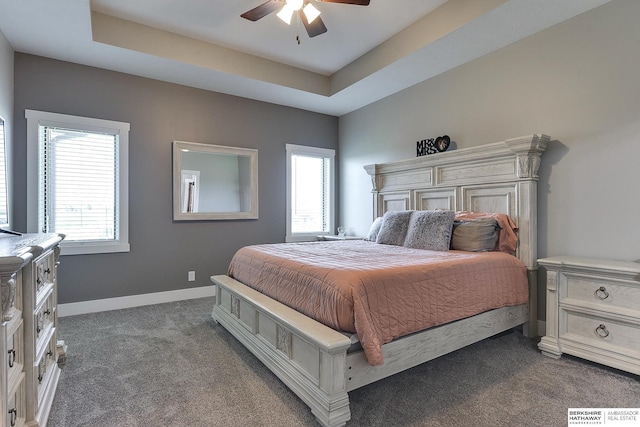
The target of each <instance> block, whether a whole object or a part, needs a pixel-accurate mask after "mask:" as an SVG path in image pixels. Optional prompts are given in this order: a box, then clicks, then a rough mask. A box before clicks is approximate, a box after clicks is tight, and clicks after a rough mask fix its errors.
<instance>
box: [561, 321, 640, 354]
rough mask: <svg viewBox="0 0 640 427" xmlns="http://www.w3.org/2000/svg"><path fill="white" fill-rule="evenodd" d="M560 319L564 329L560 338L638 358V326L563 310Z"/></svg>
mask: <svg viewBox="0 0 640 427" xmlns="http://www.w3.org/2000/svg"><path fill="white" fill-rule="evenodd" d="M565 316H566V317H565ZM561 317H565V322H564V325H565V327H563V328H562V329H564V330H562V329H561V331H560V338H562V339H567V340H571V341H575V342H578V343H581V344H586V345H590V346H592V347H598V348H601V349H604V350H610V351H615V352H616V353H620V354H627V355H632V354H635V355H636V356H638V357H640V325H638V324H627V323H622V322H616V321H613V320H610V319H607V318H606V317H599V316H594V315H591V314H589V315H586V314H583V313H574V312H570V311H564V310H563V316H561Z"/></svg>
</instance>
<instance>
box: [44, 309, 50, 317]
mask: <svg viewBox="0 0 640 427" xmlns="http://www.w3.org/2000/svg"><path fill="white" fill-rule="evenodd" d="M44 314H46V315H47V316H48V315H50V314H51V310H49V309H48V308H47V311H45V312H44Z"/></svg>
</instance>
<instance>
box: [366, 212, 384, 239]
mask: <svg viewBox="0 0 640 427" xmlns="http://www.w3.org/2000/svg"><path fill="white" fill-rule="evenodd" d="M381 225H382V217H381V216H379V217H378V218H376V219H375V220H374V221H373V224H371V227H370V228H369V232H368V233H367V236H366V237H365V238H364V240H368V241H370V242H375V241H376V239H377V238H378V233H379V232H380V226H381Z"/></svg>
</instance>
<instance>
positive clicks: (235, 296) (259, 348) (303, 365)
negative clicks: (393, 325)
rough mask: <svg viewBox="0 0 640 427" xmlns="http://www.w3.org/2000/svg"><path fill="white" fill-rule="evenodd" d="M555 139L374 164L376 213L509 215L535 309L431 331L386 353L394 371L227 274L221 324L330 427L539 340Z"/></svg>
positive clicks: (370, 168) (217, 309) (218, 279)
mask: <svg viewBox="0 0 640 427" xmlns="http://www.w3.org/2000/svg"><path fill="white" fill-rule="evenodd" d="M548 142H549V137H548V136H546V135H530V136H526V137H520V138H513V139H509V140H506V141H501V142H496V143H493V144H487V145H481V146H477V147H471V148H465V149H460V150H454V151H450V152H444V153H438V154H433V155H429V156H424V157H417V158H414V159H410V160H405V161H399V162H392V163H383V164H373V165H367V166H365V170H366V171H367V173H368V174H369V175H370V176H371V180H372V183H373V208H374V209H373V212H374V216H380V215H382V214H384V212H386V211H389V210H404V209H435V208H444V209H453V210H466V211H475V212H496V213H506V214H508V215H509V216H511V218H512V219H513V220H514V222H516V224H517V225H518V227H519V233H518V236H519V242H518V251H517V256H518V257H519V258H520V259H521V260H522V262H524V264H525V265H526V266H527V268H528V271H529V304H524V305H520V306H512V307H504V308H500V309H496V310H492V311H488V312H484V313H481V314H479V315H476V316H473V317H469V318H466V319H462V320H459V321H456V322H452V323H449V324H446V325H443V326H439V327H435V328H431V329H428V330H425V331H422V332H419V333H415V334H412V335H409V336H406V337H402V338H400V339H397V340H394V341H392V342H390V343H388V344H385V345H384V346H383V354H384V360H385V363H384V365H381V366H371V365H369V364H368V363H367V360H366V358H365V356H364V353H363V352H362V350H359V351H355V352H348V351H347V350H348V349H349V347H350V346H351V341H350V340H349V338H347V337H346V336H345V335H343V334H341V333H340V332H337V331H335V330H333V329H331V328H329V327H327V326H324V325H322V324H321V323H318V322H316V321H315V320H313V319H310V318H308V317H306V316H304V315H303V314H301V313H298V312H297V311H295V310H293V309H291V308H289V307H287V306H285V305H283V304H281V303H279V302H277V301H275V300H273V299H271V298H269V297H267V296H265V295H263V294H261V293H259V292H257V291H255V290H253V289H251V288H249V287H248V286H245V285H243V284H242V283H240V282H238V281H236V280H234V279H232V278H230V277H228V276H224V275H220V276H212V277H211V280H212V281H213V283H214V284H215V285H216V287H217V289H216V303H215V306H214V308H213V313H212V316H213V318H214V320H215V321H216V322H218V323H219V324H221V325H222V326H224V327H225V328H226V329H227V330H228V331H229V332H231V334H232V335H234V336H235V337H236V338H237V339H238V340H239V341H240V342H241V343H242V344H243V345H244V346H245V347H247V348H248V349H249V350H250V351H251V352H252V353H253V354H255V355H256V356H257V357H258V358H259V359H260V360H261V361H262V362H263V363H264V364H265V365H266V366H267V367H268V368H269V369H270V370H271V371H272V372H274V373H275V374H276V375H277V376H278V377H279V378H280V379H281V380H282V381H283V382H284V383H285V384H286V385H287V386H288V387H289V388H290V389H291V390H292V391H293V392H294V393H296V394H297V395H298V396H299V397H300V398H301V399H302V400H303V401H304V402H305V403H306V404H307V405H308V406H309V407H310V408H311V411H312V413H313V414H314V415H315V416H316V418H317V419H318V421H319V422H320V424H322V425H323V426H331V427H333V426H341V425H344V424H345V423H346V422H347V421H348V420H349V419H350V418H351V412H350V409H349V396H348V392H349V391H351V390H354V389H356V388H358V387H362V386H364V385H366V384H370V383H372V382H374V381H377V380H380V379H382V378H385V377H388V376H390V375H393V374H395V373H398V372H401V371H404V370H406V369H409V368H411V367H413V366H416V365H419V364H421V363H424V362H426V361H429V360H432V359H434V358H436V357H439V356H441V355H444V354H446V353H449V352H452V351H454V350H457V349H459V348H462V347H465V346H467V345H470V344H473V343H475V342H477V341H480V340H483V339H485V338H488V337H490V336H493V335H495V334H498V333H500V332H503V331H505V330H508V329H511V328H513V327H515V326H518V325H524V329H523V331H524V333H525V335H527V336H532V337H533V336H536V335H537V334H536V323H537V318H536V312H537V304H536V296H537V264H536V259H537V254H536V252H537V181H538V175H537V172H538V167H539V166H540V156H541V154H542V153H543V152H544V150H545V149H546V146H547V143H548Z"/></svg>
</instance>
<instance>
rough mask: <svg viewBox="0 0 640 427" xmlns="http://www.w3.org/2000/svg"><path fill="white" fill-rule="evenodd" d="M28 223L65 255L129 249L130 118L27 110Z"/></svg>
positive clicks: (28, 227) (31, 229) (126, 250)
mask: <svg viewBox="0 0 640 427" xmlns="http://www.w3.org/2000/svg"><path fill="white" fill-rule="evenodd" d="M25 117H26V118H27V144H28V145H27V156H28V160H27V163H28V165H27V167H28V170H27V193H28V194H27V229H28V231H29V232H43V233H62V234H64V235H65V236H66V237H65V240H64V241H63V242H62V245H61V246H62V254H63V255H75V254H89V253H107V252H128V251H129V236H128V234H129V222H128V217H129V214H128V147H129V124H128V123H122V122H113V121H109V120H100V119H91V118H86V117H76V116H68V115H64V114H55V113H46V112H41V111H33V110H25Z"/></svg>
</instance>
